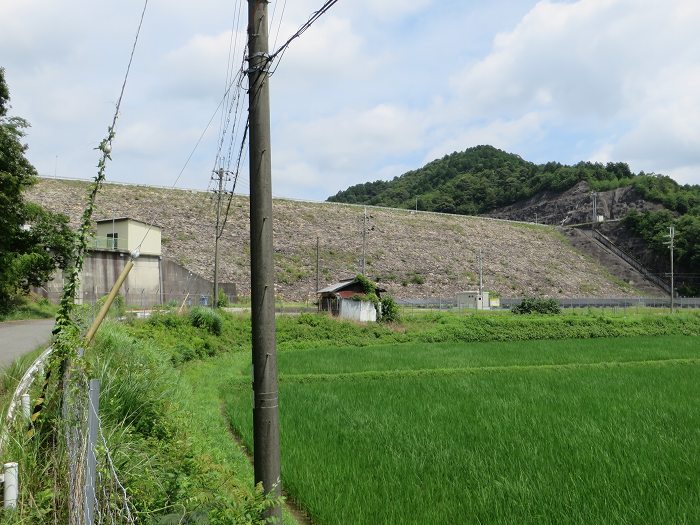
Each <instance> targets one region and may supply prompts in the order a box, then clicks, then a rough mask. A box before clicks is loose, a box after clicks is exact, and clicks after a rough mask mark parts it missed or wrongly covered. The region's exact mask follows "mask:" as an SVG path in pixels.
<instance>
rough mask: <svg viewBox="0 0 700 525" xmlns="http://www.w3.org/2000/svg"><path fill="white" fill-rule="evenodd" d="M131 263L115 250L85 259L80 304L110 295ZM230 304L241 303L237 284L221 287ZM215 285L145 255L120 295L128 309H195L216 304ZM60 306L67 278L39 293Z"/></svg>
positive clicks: (45, 286)
mask: <svg viewBox="0 0 700 525" xmlns="http://www.w3.org/2000/svg"><path fill="white" fill-rule="evenodd" d="M128 260H129V257H128V255H127V254H125V253H123V252H121V253H120V252H114V251H111V250H104V251H102V250H93V251H91V252H89V253H88V254H87V255H86V256H85V263H84V265H83V273H82V276H81V279H80V288H79V290H78V293H77V294H76V303H78V304H82V303H86V304H93V303H94V302H95V301H97V299H99V298H100V297H103V296H104V295H107V294H108V293H109V291H110V290H111V288H112V286H113V284H114V282H115V281H116V280H117V277H118V276H119V274H120V273H121V271H122V270H123V269H124V266H125V265H126V262H127V261H128ZM219 287H220V288H221V290H223V292H224V293H225V294H226V295H227V296H228V298H229V301H230V302H235V301H236V299H237V295H236V285H235V284H234V283H219ZM213 288H214V284H213V283H212V282H210V281H208V280H207V279H204V278H203V277H201V276H199V275H197V274H194V273H192V272H190V271H188V270H187V269H186V268H184V267H183V266H180V265H179V264H177V263H176V262H173V261H171V260H169V259H164V258H162V257H159V256H157V255H148V254H144V255H141V256H140V257H139V258H138V259H136V260H135V262H134V267H133V269H132V270H131V272H130V273H129V276H128V277H127V280H126V281H125V283H124V284H123V285H122V288H121V290H120V294H121V295H122V296H123V297H124V300H125V302H126V304H127V306H133V307H137V308H149V307H151V306H155V305H160V304H167V303H169V302H172V303H176V304H181V303H182V302H183V301H184V302H185V303H186V304H189V305H191V306H196V305H198V304H207V305H211V304H212V294H213ZM35 291H36V292H37V293H39V294H41V295H43V296H44V297H47V298H48V299H50V300H51V301H54V302H58V301H59V300H60V299H61V295H62V293H63V275H62V274H61V273H60V272H59V273H58V274H57V275H56V277H55V278H54V279H53V280H52V281H50V282H49V283H46V284H45V285H44V286H42V287H41V288H38V289H36V290H35Z"/></svg>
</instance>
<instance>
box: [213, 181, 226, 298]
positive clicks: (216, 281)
mask: <svg viewBox="0 0 700 525" xmlns="http://www.w3.org/2000/svg"><path fill="white" fill-rule="evenodd" d="M215 173H216V176H217V177H218V178H219V191H218V192H217V193H216V227H215V230H214V304H213V305H212V307H213V308H218V307H219V237H220V236H221V232H219V228H220V223H221V195H222V194H223V191H224V173H225V172H224V170H223V168H221V169H219V171H216V172H215Z"/></svg>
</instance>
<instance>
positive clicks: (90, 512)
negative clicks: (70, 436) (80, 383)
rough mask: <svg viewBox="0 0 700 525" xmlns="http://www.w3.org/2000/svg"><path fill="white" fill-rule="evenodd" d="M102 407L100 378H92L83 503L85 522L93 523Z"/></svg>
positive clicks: (89, 392) (89, 396)
mask: <svg viewBox="0 0 700 525" xmlns="http://www.w3.org/2000/svg"><path fill="white" fill-rule="evenodd" d="M99 409H100V380H99V379H91V380H90V387H89V390H88V435H87V439H88V441H87V461H86V463H87V465H86V470H85V502H84V505H83V510H84V516H85V524H86V525H92V524H93V519H94V514H95V480H96V479H97V458H96V457H95V445H96V443H97V425H98V424H99V420H98V411H99Z"/></svg>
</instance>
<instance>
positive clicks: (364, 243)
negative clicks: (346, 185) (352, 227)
mask: <svg viewBox="0 0 700 525" xmlns="http://www.w3.org/2000/svg"><path fill="white" fill-rule="evenodd" d="M366 256H367V206H365V215H364V217H363V219H362V272H361V273H362V275H364V274H365V258H366Z"/></svg>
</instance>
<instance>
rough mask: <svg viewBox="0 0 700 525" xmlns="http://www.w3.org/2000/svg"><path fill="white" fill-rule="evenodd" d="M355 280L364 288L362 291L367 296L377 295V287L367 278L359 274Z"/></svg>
mask: <svg viewBox="0 0 700 525" xmlns="http://www.w3.org/2000/svg"><path fill="white" fill-rule="evenodd" d="M355 280H356V281H357V282H358V283H360V286H362V291H363V292H364V293H365V294H366V295H372V294H374V295H377V285H376V284H374V283H373V282H372V281H370V280H369V279H368V278H367V277H365V276H364V275H362V274H359V273H358V274H357V275H356V276H355Z"/></svg>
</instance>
